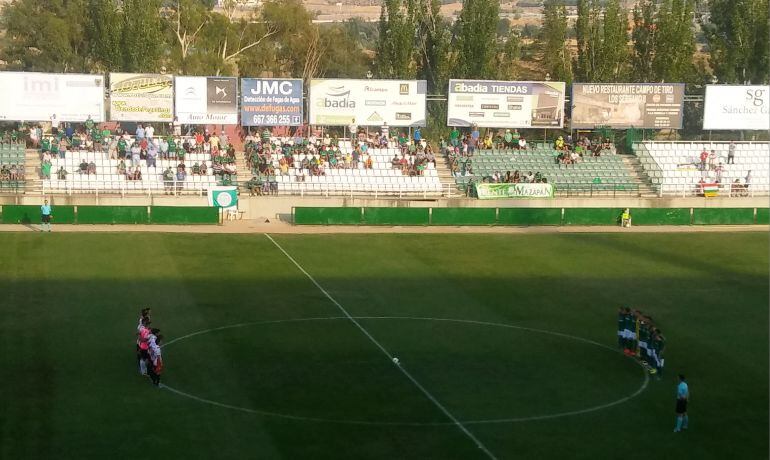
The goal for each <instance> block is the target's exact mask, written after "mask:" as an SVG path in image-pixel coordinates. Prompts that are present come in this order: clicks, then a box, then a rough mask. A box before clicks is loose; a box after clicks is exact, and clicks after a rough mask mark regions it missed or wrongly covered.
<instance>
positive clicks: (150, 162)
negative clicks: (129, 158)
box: [147, 142, 158, 168]
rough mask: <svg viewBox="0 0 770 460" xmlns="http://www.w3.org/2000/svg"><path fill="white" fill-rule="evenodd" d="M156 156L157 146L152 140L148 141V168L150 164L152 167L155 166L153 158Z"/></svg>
mask: <svg viewBox="0 0 770 460" xmlns="http://www.w3.org/2000/svg"><path fill="white" fill-rule="evenodd" d="M157 157H158V147H156V146H155V143H154V142H150V144H149V145H148V146H147V167H148V168H149V167H150V166H152V167H153V168H156V167H157V166H156V163H155V160H156V158H157Z"/></svg>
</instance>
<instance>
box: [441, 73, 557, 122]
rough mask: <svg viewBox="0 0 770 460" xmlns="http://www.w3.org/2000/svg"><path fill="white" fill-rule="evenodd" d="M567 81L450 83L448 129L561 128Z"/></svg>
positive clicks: (461, 81)
mask: <svg viewBox="0 0 770 460" xmlns="http://www.w3.org/2000/svg"><path fill="white" fill-rule="evenodd" d="M565 88H566V84H565V83H564V82H532V81H521V82H513V81H491V80H449V91H448V93H447V94H448V96H447V99H448V103H447V126H471V125H474V124H475V125H477V126H479V127H489V128H551V127H553V128H561V127H562V126H564V97H565V94H564V93H565Z"/></svg>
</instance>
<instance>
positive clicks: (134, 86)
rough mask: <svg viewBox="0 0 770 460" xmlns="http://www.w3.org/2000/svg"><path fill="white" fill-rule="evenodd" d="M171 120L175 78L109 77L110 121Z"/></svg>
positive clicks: (124, 75)
mask: <svg viewBox="0 0 770 460" xmlns="http://www.w3.org/2000/svg"><path fill="white" fill-rule="evenodd" d="M173 119H174V77H172V76H171V75H161V74H149V73H111V74H110V120H112V121H138V122H141V121H165V122H170V121H173Z"/></svg>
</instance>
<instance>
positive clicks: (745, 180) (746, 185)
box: [743, 169, 751, 193]
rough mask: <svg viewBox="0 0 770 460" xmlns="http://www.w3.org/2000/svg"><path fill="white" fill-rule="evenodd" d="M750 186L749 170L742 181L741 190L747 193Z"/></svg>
mask: <svg viewBox="0 0 770 460" xmlns="http://www.w3.org/2000/svg"><path fill="white" fill-rule="evenodd" d="M750 185H751V170H750V169H749V172H747V173H746V178H745V179H744V180H743V188H744V189H745V190H746V192H747V193H748V191H749V186H750Z"/></svg>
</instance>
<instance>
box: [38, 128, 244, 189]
mask: <svg viewBox="0 0 770 460" xmlns="http://www.w3.org/2000/svg"><path fill="white" fill-rule="evenodd" d="M172 128H173V131H174V132H173V134H165V135H156V133H155V128H154V127H153V126H152V125H150V124H144V125H143V124H138V125H137V127H136V131H135V132H134V134H133V135H132V134H130V133H129V132H127V131H124V130H123V129H121V128H120V126H119V125H118V127H117V128H116V129H115V131H114V132H113V131H112V130H110V129H108V128H106V127H99V126H97V125H96V124H95V123H94V122H93V120H91V118H90V117H89V119H88V120H86V122H85V123H83V124H82V125H74V124H67V125H65V128H64V129H52V132H51V135H43V132H42V128H41V127H40V126H32V127H30V128H29V139H30V142H31V143H32V145H33V146H35V147H38V146H39V147H40V152H41V157H40V158H41V163H40V170H41V176H42V177H43V178H45V179H50V177H51V165H52V159H53V158H60V159H63V158H67V157H68V156H69V155H70V152H72V153H71V154H80V153H81V152H83V151H85V152H103V153H105V154H106V155H108V156H109V158H110V159H118V160H120V163H119V164H118V174H119V175H122V176H125V177H126V179H127V180H134V181H137V180H142V171H141V164H142V163H141V162H142V161H144V162H145V164H146V167H147V168H150V167H152V168H157V160H158V158H160V159H163V160H174V161H179V167H178V168H177V169H182V170H185V171H186V166H185V157H186V156H187V155H189V154H192V153H197V154H205V155H206V158H210V160H211V163H212V166H211V169H212V172H213V174H214V175H217V176H221V178H222V182H223V183H229V182H232V180H233V177H234V176H235V175H236V174H237V168H236V166H235V148H234V147H233V145H232V144H231V143H230V142H229V139H228V136H227V134H226V133H224V132H223V133H221V134H219V135H218V134H217V133H216V132H213V133H209V132H208V131H207V130H204V131H193V132H191V135H190V136H186V137H182V136H181V135H180V134H179V130H178V129H177V128H178V127H176V128H174V127H172ZM75 152H77V153H75ZM127 163H128V165H127ZM192 170H193V174H196V175H206V174H208V166H207V164H206V162H200V163H198V162H196V163H195V165H194V166H193V167H192ZM77 172H78V173H80V174H84V175H95V174H97V168H96V164H95V163H94V162H93V161H91V162H90V163H88V162H86V160H82V161H81V162H80V164H79V168H78V170H77ZM67 174H68V171H66V170H64V169H62V168H60V170H59V171H58V172H57V178H62V177H66V175H67Z"/></svg>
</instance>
